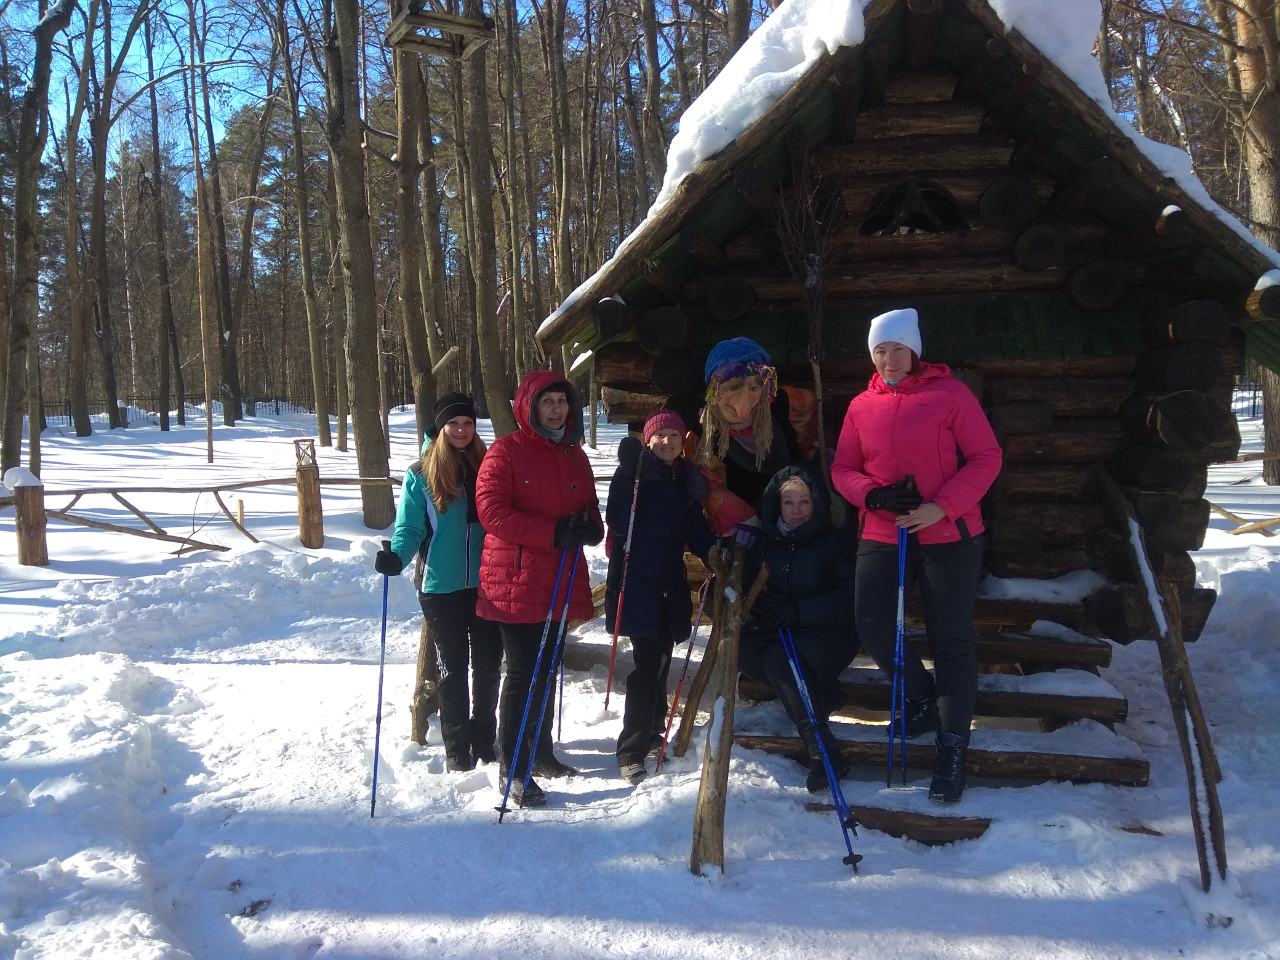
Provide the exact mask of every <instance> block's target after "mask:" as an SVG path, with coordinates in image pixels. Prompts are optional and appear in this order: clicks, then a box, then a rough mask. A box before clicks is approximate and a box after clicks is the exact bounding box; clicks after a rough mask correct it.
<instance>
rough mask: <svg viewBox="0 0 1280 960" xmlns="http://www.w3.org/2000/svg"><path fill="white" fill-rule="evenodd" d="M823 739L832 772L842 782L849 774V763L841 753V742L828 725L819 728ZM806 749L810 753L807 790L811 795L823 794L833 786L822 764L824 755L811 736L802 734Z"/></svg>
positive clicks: (806, 782) (805, 782)
mask: <svg viewBox="0 0 1280 960" xmlns="http://www.w3.org/2000/svg"><path fill="white" fill-rule="evenodd" d="M819 730H821V733H820V734H819V735H820V736H821V737H822V743H823V745H824V746H825V747H826V748H827V757H828V758H829V759H830V760H831V772H832V773H834V774H835V776H836V779H837V780H842V779H843V778H844V776H845V774H847V773H848V772H849V763H848V761H846V760H845V759H844V755H843V754H842V753H841V751H840V742H839V741H838V740H837V739H836V737H835V734H833V733H832V732H831V730H830V728H829V727H827V725H826V724H825V723H824V724H821V725H820V726H819ZM801 739H802V740H804V743H805V747H806V749H807V750H808V753H809V774H808V776H806V777H805V778H804V786H805V789H806V790H808V791H809V792H810V793H821V792H822V791H823V790H826V789H828V788H829V787H830V786H831V784H830V783H828V782H827V768H826V765H825V764H824V763H823V762H822V753H821V752H820V751H819V749H818V743H817V741H816V740H815V739H813V738H812V737H811V736H808V735H806V734H803V733H802V734H801Z"/></svg>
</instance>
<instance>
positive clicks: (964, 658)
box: [831, 309, 1001, 803]
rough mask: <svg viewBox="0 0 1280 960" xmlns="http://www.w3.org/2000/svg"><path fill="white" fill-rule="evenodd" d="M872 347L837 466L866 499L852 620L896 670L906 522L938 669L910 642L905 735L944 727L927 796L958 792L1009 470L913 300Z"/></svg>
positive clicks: (852, 493)
mask: <svg viewBox="0 0 1280 960" xmlns="http://www.w3.org/2000/svg"><path fill="white" fill-rule="evenodd" d="M867 346H868V348H869V349H870V351H871V359H872V362H873V363H874V364H875V368H876V372H875V373H874V374H873V375H872V377H871V382H870V383H869V384H868V385H867V389H866V390H865V391H863V392H862V393H860V394H859V395H858V396H856V397H854V398H853V400H852V401H851V402H850V404H849V412H848V413H847V414H846V415H845V419H844V426H843V428H842V429H841V431H840V441H839V443H838V445H837V447H836V458H835V462H834V463H833V464H832V468H831V477H832V480H833V482H834V483H835V487H836V489H837V490H839V491H840V493H841V495H842V496H844V498H845V499H846V500H848V501H849V503H850V504H852V505H853V506H855V507H857V508H858V510H859V517H858V538H859V543H858V561H857V573H856V578H855V587H854V619H855V621H856V623H857V628H858V636H859V637H860V638H861V640H862V643H863V645H864V646H865V647H866V649H867V652H868V653H870V654H871V656H872V657H873V658H874V659H875V661H876V663H877V664H878V665H879V666H880V669H881V670H883V671H884V672H885V674H886V675H891V674H892V671H893V652H894V641H895V635H896V630H895V624H896V613H897V593H898V589H897V588H898V547H897V543H898V529H899V528H905V529H906V530H907V531H908V533H909V537H908V545H907V567H906V586H907V592H908V593H910V591H911V589H912V586H913V585H914V584H915V583H916V582H919V584H920V594H921V599H922V601H923V603H924V617H925V631H926V633H927V634H928V641H929V655H930V658H931V659H932V660H933V665H934V676H932V677H931V676H930V675H929V672H928V671H927V670H925V668H924V665H923V664H922V663H921V661H920V658H919V656H917V655H916V654H915V653H914V652H913V651H912V650H910V649H909V648H908V650H907V651H906V668H905V687H906V728H907V736H908V737H916V736H920V735H921V734H924V733H928V732H931V731H934V730H936V731H938V734H937V744H938V752H937V766H936V768H935V770H934V776H933V782H932V783H931V784H930V787H929V797H930V799H933V800H938V801H942V802H945V803H955V802H957V801H959V799H960V797H961V795H962V794H963V793H964V787H965V772H964V760H965V752H966V750H967V748H968V744H969V723H970V721H971V720H972V719H973V705H974V701H975V699H976V696H977V686H978V667H977V658H976V656H975V651H974V639H973V605H974V600H975V599H976V597H977V592H978V581H979V580H980V579H981V577H982V539H981V537H982V532H983V526H982V512H981V510H979V508H978V503H979V501H980V500H981V499H982V497H983V495H984V494H986V492H987V490H988V489H989V488H990V487H991V484H992V483H994V482H995V479H996V475H997V474H998V473H999V472H1000V462H1001V453H1000V446H999V444H998V443H997V442H996V438H995V435H994V434H993V433H992V431H991V425H990V424H989V423H988V422H987V418H986V415H985V414H984V413H983V412H982V407H981V406H980V405H979V404H978V401H977V398H976V397H974V395H973V394H972V393H971V392H970V391H969V388H968V387H966V386H965V385H964V384H962V383H960V382H959V381H958V380H955V379H954V378H952V376H951V370H950V369H949V368H948V367H947V366H946V365H945V364H941V363H925V362H923V361H921V359H920V325H919V319H918V317H917V315H916V311H915V310H911V309H906V310H893V311H890V312H889V313H885V314H882V315H881V316H878V317H876V318H875V319H874V320H872V321H871V330H870V333H869V334H868V336H867Z"/></svg>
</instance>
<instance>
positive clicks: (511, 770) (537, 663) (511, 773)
mask: <svg viewBox="0 0 1280 960" xmlns="http://www.w3.org/2000/svg"><path fill="white" fill-rule="evenodd" d="M568 556H569V551H568V550H562V551H560V567H559V568H558V569H557V570H556V583H555V586H554V587H552V588H551V601H550V602H549V603H548V604H547V619H546V621H545V622H544V623H543V624H542V639H541V640H539V641H538V656H537V657H536V658H535V659H534V661H533V676H532V678H530V680H529V693H528V694H527V695H526V696H525V698H524V712H523V713H521V714H520V732H519V733H518V734H517V735H516V749H515V755H514V756H512V758H511V766H510V767H508V768H507V785H506V787H505V788H504V789H503V791H502V805H501V806H498V807H494V809H495V810H497V811H498V822H499V823H501V822H502V818H503V817H504V816H506V813H507V799H508V798H509V797H510V796H511V781H512V780H513V779H514V777H515V771H516V764H517V762H518V761H519V759H520V746H521V744H523V743H524V729H525V724H526V723H527V722H528V720H529V707H530V705H532V703H533V687H534V683H535V682H536V681H537V679H538V669H539V668H540V667H541V666H542V654H543V651H545V650H546V649H547V635H548V634H549V633H550V632H551V617H552V615H553V614H554V613H555V609H556V597H557V596H559V595H560V578H561V577H562V576H564V562H565V560H566V559H567V558H568ZM575 567H576V565H575ZM532 766H533V765H532V764H530V769H532ZM526 785H527V784H526Z"/></svg>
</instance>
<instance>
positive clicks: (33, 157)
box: [0, 0, 1280, 528]
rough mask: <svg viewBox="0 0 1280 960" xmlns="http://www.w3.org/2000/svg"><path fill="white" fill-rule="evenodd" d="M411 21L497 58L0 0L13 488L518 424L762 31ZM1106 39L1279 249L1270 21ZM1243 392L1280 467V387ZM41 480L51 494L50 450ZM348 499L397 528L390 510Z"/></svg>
mask: <svg viewBox="0 0 1280 960" xmlns="http://www.w3.org/2000/svg"><path fill="white" fill-rule="evenodd" d="M398 2H399V0H393V4H394V3H398ZM851 2H852V0H851ZM426 9H427V10H429V11H436V12H440V13H447V14H452V15H456V16H462V17H468V18H479V17H483V16H488V17H491V18H493V20H494V21H495V26H496V35H495V38H494V40H493V41H492V42H491V43H489V44H486V45H484V46H482V47H480V49H479V50H478V52H476V53H475V54H474V55H473V56H471V57H470V58H469V59H467V60H465V61H459V60H452V59H444V58H438V57H427V56H421V55H418V54H416V53H413V52H404V51H397V50H394V49H392V48H390V47H388V46H387V45H386V43H385V42H384V34H385V32H386V29H387V26H388V24H389V21H390V19H391V16H392V14H393V12H394V11H393V10H392V9H390V8H389V7H388V5H387V4H385V3H382V2H378V3H364V2H361V0H320V2H319V3H316V4H311V3H301V2H299V0H229V2H227V0H224V2H218V3H214V4H211V3H209V2H208V0H143V2H138V3H133V2H121V3H116V2H113V0H58V2H56V3H53V4H50V3H48V0H38V2H32V0H0V264H2V265H3V270H0V398H3V406H2V407H0V409H2V410H3V413H4V417H3V422H2V424H0V426H2V427H3V434H2V435H0V467H3V468H8V467H11V466H16V465H18V464H19V462H20V459H21V456H22V451H23V447H22V434H23V418H24V416H25V417H29V418H30V422H33V423H51V422H55V420H56V421H57V422H60V423H62V424H65V425H66V427H67V428H68V429H71V430H74V432H75V433H77V434H78V435H82V436H83V435H88V434H90V433H91V432H92V431H93V430H94V429H103V428H111V427H123V426H126V425H127V419H128V415H129V410H130V409H136V410H142V411H150V412H152V413H153V414H154V415H155V416H156V417H157V418H158V419H159V421H160V424H161V429H168V424H169V418H170V416H171V411H172V412H173V413H172V415H173V416H175V417H176V418H177V419H178V420H179V421H181V420H182V419H183V418H184V417H185V416H186V415H187V414H188V412H196V413H197V414H200V411H201V410H202V408H203V406H204V404H206V402H207V401H209V400H211V401H212V409H213V410H214V414H215V416H220V417H221V418H222V420H223V422H224V423H226V424H234V422H235V421H236V420H238V419H240V418H242V417H243V416H245V415H248V414H251V413H252V411H253V409H254V407H255V405H256V404H257V403H260V402H263V401H265V400H268V399H269V400H271V401H273V402H288V403H292V404H296V405H299V406H302V407H305V408H307V409H309V410H314V413H315V416H316V436H317V438H318V442H319V443H320V444H321V445H329V444H334V445H336V446H337V447H338V448H340V449H343V450H345V449H346V448H347V443H348V439H349V438H352V439H353V440H354V443H355V446H356V455H357V460H358V462H359V467H360V472H361V475H362V476H366V477H385V476H387V474H388V463H387V434H386V429H385V422H386V420H385V418H386V413H387V411H388V410H389V409H390V408H391V407H393V406H396V405H399V404H403V403H416V405H417V411H418V423H419V429H420V430H421V428H422V427H423V425H424V424H423V422H422V417H423V416H424V415H425V414H426V413H427V412H428V411H429V410H430V409H431V405H432V403H433V399H434V396H435V395H436V394H437V393H438V392H442V391H445V390H454V389H461V390H465V391H467V392H470V393H473V394H474V395H476V396H477V397H479V398H481V405H482V408H483V409H482V413H483V415H486V416H489V417H491V418H492V419H493V423H494V427H495V430H496V432H497V433H498V434H499V435H501V434H502V433H504V432H506V431H508V430H510V429H512V428H513V427H514V422H513V421H512V419H511V413H510V408H509V404H508V402H507V401H508V400H509V398H510V397H511V396H512V392H513V388H514V384H515V383H516V382H517V381H518V379H519V378H520V377H521V376H522V375H523V374H524V373H525V371H527V370H529V369H532V368H536V367H541V366H548V365H550V366H553V367H556V368H557V369H561V370H563V369H564V364H565V362H566V359H571V358H564V357H561V356H544V355H543V353H542V352H541V350H540V348H539V346H538V344H537V343H536V341H535V339H534V332H535V330H536V328H537V326H538V324H539V323H540V322H541V320H542V318H544V317H545V316H546V315H547V314H548V313H550V312H551V311H552V310H553V309H554V308H555V307H556V306H557V305H558V304H559V303H560V302H561V301H562V300H563V299H564V298H565V297H566V296H567V295H568V294H569V293H570V292H572V291H573V290H574V289H575V287H577V285H578V284H579V283H580V282H581V281H582V280H584V279H586V278H587V277H588V276H590V275H591V274H592V273H593V272H594V271H595V270H596V269H597V268H598V267H599V265H600V264H601V263H602V262H603V261H604V260H606V259H607V258H608V256H609V255H610V254H611V253H612V252H613V250H614V249H615V248H616V246H617V245H618V243H619V242H620V241H621V240H622V239H623V238H624V237H625V236H626V235H627V234H628V233H629V232H630V231H631V230H632V229H633V228H634V227H635V226H636V225H637V224H638V223H639V222H640V221H641V220H642V219H643V218H644V215H645V213H646V211H647V210H648V208H649V205H650V203H651V201H652V200H653V198H654V196H655V195H656V193H657V191H658V189H659V188H660V187H661V185H662V181H663V177H664V174H665V172H666V154H667V147H668V145H669V144H670V142H671V138H672V136H673V134H674V132H675V129H676V127H677V124H678V120H679V117H680V115H681V113H682V112H683V111H684V110H685V109H686V108H687V107H688V106H689V105H690V104H691V103H692V102H693V100H694V99H695V98H697V96H698V95H699V94H700V93H701V92H702V91H703V90H704V89H705V88H706V86H707V84H708V83H710V81H711V80H712V79H713V78H714V77H715V75H716V73H717V72H718V71H719V70H720V69H721V68H722V67H723V65H724V64H725V63H726V62H727V61H728V59H729V58H730V57H731V56H732V55H733V53H734V51H735V50H736V49H737V48H738V47H739V46H740V45H741V44H742V42H743V41H744V40H745V39H746V37H747V36H748V35H749V32H750V30H751V29H752V28H753V27H754V26H756V25H758V24H759V23H760V22H761V20H762V19H763V18H764V17H765V16H767V15H768V13H769V7H768V6H766V5H763V4H761V3H756V4H755V5H752V3H751V0H724V2H720V0H501V2H498V0H493V3H492V4H491V5H485V4H484V3H482V2H481V0H449V2H448V3H446V4H444V5H438V4H433V5H430V6H428V7H426ZM397 10H398V7H397ZM1102 13H1103V16H1102V25H1101V29H1100V31H1099V34H1098V39H1097V48H1096V53H1097V55H1098V58H1099V61H1100V64H1101V67H1102V71H1103V74H1104V76H1105V78H1106V81H1107V84H1108V86H1109V89H1110V91H1111V95H1112V99H1113V102H1114V104H1115V106H1116V109H1117V110H1118V111H1119V112H1120V113H1121V114H1122V115H1124V116H1125V117H1126V118H1128V119H1129V120H1130V121H1131V122H1132V123H1133V124H1134V126H1135V127H1137V129H1138V130H1139V131H1140V132H1141V133H1143V134H1145V135H1146V136H1148V137H1152V138H1153V139H1156V140H1161V141H1164V142H1167V143H1172V144H1175V145H1177V146H1179V147H1181V148H1182V149H1184V150H1186V151H1187V152H1188V153H1189V154H1190V155H1191V157H1192V160H1193V164H1194V168H1195V171H1196V173H1197V174H1198V175H1199V177H1200V179H1201V180H1202V181H1203V182H1204V183H1205V185H1206V187H1207V188H1208V190H1209V192H1210V193H1211V194H1212V195H1213V197H1214V198H1215V199H1216V200H1217V201H1218V202H1219V203H1220V204H1222V205H1223V206H1224V207H1226V208H1227V209H1228V210H1230V211H1232V212H1233V213H1234V214H1235V215H1236V216H1238V217H1239V218H1240V219H1241V220H1242V221H1243V222H1244V223H1245V224H1246V225H1248V226H1249V227H1250V229H1251V230H1253V232H1254V233H1255V234H1256V235H1257V236H1258V237H1259V238H1260V239H1262V240H1263V241H1264V242H1266V243H1268V244H1270V245H1271V246H1273V247H1280V166H1278V164H1280V4H1277V3H1275V2H1273V0H1103V2H1102ZM454 347H456V348H457V350H456V352H455V353H454V354H453V359H451V360H448V361H446V362H445V363H444V364H443V365H441V366H440V367H439V368H438V376H437V375H433V374H432V368H433V366H436V365H437V364H439V363H440V361H442V360H443V359H445V357H446V356H447V355H448V353H449V351H450V350H451V349H452V348H454ZM1249 376H1250V377H1251V378H1252V379H1254V380H1255V381H1256V382H1260V383H1261V385H1262V388H1263V393H1264V403H1265V413H1266V421H1267V423H1266V427H1267V435H1268V436H1267V444H1266V447H1267V449H1268V450H1280V385H1278V384H1280V381H1277V378H1276V377H1275V375H1274V374H1271V373H1269V372H1268V371H1265V370H1256V369H1254V370H1251V371H1250V373H1249ZM588 378H589V374H588ZM582 386H583V388H584V389H583V394H584V396H586V395H588V392H589V391H590V392H591V393H592V395H593V392H594V391H593V385H592V384H590V383H589V382H584V383H583V384H582ZM592 409H594V404H593V407H592ZM331 417H332V418H333V419H332V422H331ZM209 455H210V457H211V458H212V455H213V454H212V446H210V454H209ZM27 457H28V463H27V464H26V465H27V466H28V467H29V468H30V469H32V470H33V472H36V473H38V472H39V442H38V436H37V437H36V438H34V440H29V442H28V445H27ZM1267 470H1268V475H1267V480H1268V482H1272V483H1274V482H1277V481H1280V462H1277V461H1269V462H1268V465H1267ZM363 489H364V495H363V514H364V517H363V519H364V521H365V523H366V524H367V525H368V526H370V527H374V528H380V527H384V526H386V525H387V524H389V523H390V522H391V520H392V518H393V508H392V502H391V493H390V487H389V486H367V487H365V488H363Z"/></svg>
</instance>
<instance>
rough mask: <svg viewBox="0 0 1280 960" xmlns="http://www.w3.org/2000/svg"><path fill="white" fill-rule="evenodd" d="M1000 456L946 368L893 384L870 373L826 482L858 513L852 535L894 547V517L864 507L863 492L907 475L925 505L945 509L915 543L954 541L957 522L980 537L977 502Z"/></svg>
mask: <svg viewBox="0 0 1280 960" xmlns="http://www.w3.org/2000/svg"><path fill="white" fill-rule="evenodd" d="M1002 459H1003V456H1002V454H1001V451H1000V444H999V443H997V442H996V438H995V434H994V433H993V432H992V430H991V424H990V423H989V422H988V421H987V417H986V414H984V413H983V412H982V407H981V406H980V405H979V403H978V399H977V397H975V396H974V395H973V393H972V392H971V391H970V390H969V388H968V387H966V386H965V385H964V384H963V383H961V382H960V381H959V380H956V379H954V378H952V376H951V368H950V367H948V366H947V365H946V364H944V363H921V364H920V370H919V372H918V373H913V374H911V375H910V376H908V377H905V378H903V379H902V380H900V381H899V382H898V384H897V386H893V387H891V386H889V385H888V384H887V383H885V382H884V380H882V379H881V378H880V374H878V373H877V374H873V375H872V377H871V382H870V383H869V384H868V385H867V389H866V390H864V391H863V392H862V393H860V394H858V395H857V396H856V397H854V398H853V400H852V401H850V403H849V412H848V413H846V414H845V418H844V426H843V427H842V428H841V430H840V440H839V442H838V443H837V445H836V459H835V462H834V463H833V464H832V465H831V480H832V482H833V483H834V484H835V487H836V489H837V490H838V491H840V494H841V496H843V497H844V498H845V499H846V500H848V501H849V503H851V504H853V505H854V506H855V507H857V508H858V509H859V511H860V517H859V524H858V529H859V536H861V537H862V538H863V539H866V540H876V541H878V542H880V543H897V541H898V528H897V525H896V524H895V523H894V520H895V517H894V515H893V514H892V513H890V512H889V511H887V510H868V509H867V507H866V503H867V494H868V493H870V492H871V491H872V490H874V489H875V488H876V487H881V486H884V485H886V484H890V483H897V482H898V481H899V480H903V479H905V478H906V477H907V476H914V477H915V479H916V488H917V489H918V490H919V491H920V495H921V496H922V497H923V498H924V502H925V503H929V502H933V503H936V504H937V505H938V506H940V507H941V508H942V509H943V510H944V511H945V512H946V517H945V518H944V519H942V520H939V521H938V522H937V523H935V524H933V525H932V526H930V527H925V528H924V529H923V530H921V531H920V533H919V534H918V537H919V541H920V543H922V544H929V543H953V542H955V541H957V540H960V539H961V536H962V534H961V532H960V526H959V525H958V523H957V521H960V522H962V523H963V526H964V527H965V528H966V529H967V530H968V533H969V535H970V536H973V537H976V536H977V535H978V534H980V533H982V531H983V526H982V511H981V510H980V509H979V507H978V503H979V501H981V500H982V498H983V496H985V495H986V492H987V490H988V489H990V487H991V484H993V483H995V480H996V476H997V475H998V474H999V473H1000V464H1001V461H1002Z"/></svg>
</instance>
